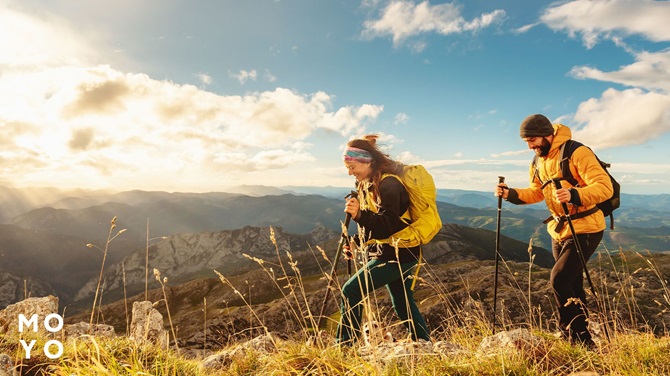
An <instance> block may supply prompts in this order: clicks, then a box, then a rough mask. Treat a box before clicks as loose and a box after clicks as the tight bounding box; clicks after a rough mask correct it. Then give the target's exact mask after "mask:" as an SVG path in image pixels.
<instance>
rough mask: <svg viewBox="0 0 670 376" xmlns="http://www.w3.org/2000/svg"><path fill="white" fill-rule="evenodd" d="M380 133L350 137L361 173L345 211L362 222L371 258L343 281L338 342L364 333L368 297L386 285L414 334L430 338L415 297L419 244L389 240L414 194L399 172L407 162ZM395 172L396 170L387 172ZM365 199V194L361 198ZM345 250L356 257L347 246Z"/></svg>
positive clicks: (351, 162)
mask: <svg viewBox="0 0 670 376" xmlns="http://www.w3.org/2000/svg"><path fill="white" fill-rule="evenodd" d="M377 138H378V137H377V136H376V135H367V136H365V137H364V138H362V139H355V140H352V141H350V142H349V143H347V146H346V148H345V150H344V155H343V159H344V165H345V167H346V168H347V170H348V172H349V175H353V176H354V177H355V178H356V183H357V184H356V185H357V187H358V198H350V199H348V200H347V202H346V205H345V209H344V211H345V212H346V213H348V214H350V215H351V218H352V219H353V220H354V221H355V222H356V223H357V224H358V226H359V227H360V231H359V233H360V234H365V237H366V238H367V239H358V243H360V244H361V245H363V247H367V249H366V251H367V252H368V257H369V260H370V261H369V262H368V263H367V264H366V265H365V266H364V267H362V268H361V269H359V270H358V272H357V273H356V274H354V275H353V276H351V278H349V280H348V281H347V282H346V283H345V284H344V285H343V286H342V302H341V307H340V313H341V317H342V318H341V321H340V324H339V326H338V330H337V343H338V344H341V345H349V346H350V345H352V344H353V343H354V342H355V341H356V340H357V339H358V338H359V337H360V336H361V319H362V314H363V303H362V301H363V298H364V297H366V296H367V295H368V294H369V293H370V292H372V291H374V290H376V289H378V288H380V287H382V286H386V288H387V290H388V291H389V293H390V296H391V302H392V304H393V309H394V310H395V312H396V314H397V315H398V317H399V318H400V320H402V322H403V323H404V325H405V327H406V328H407V329H408V330H409V332H410V334H411V337H412V339H413V340H415V341H416V340H418V339H423V340H426V341H430V333H429V330H428V327H427V325H426V322H425V321H424V319H423V316H422V315H421V312H419V309H418V307H417V305H416V303H415V301H414V295H413V291H412V288H413V284H412V281H413V279H412V278H409V277H411V276H412V275H413V274H414V272H415V271H416V268H417V264H418V261H419V258H420V247H419V246H416V247H408V248H405V247H402V246H401V247H398V250H397V253H396V248H395V247H394V246H393V245H391V244H389V241H390V238H391V237H392V235H393V234H395V233H397V232H398V231H401V230H402V229H404V228H405V227H407V224H406V223H405V222H403V220H402V219H401V216H403V214H405V213H406V212H407V211H408V209H409V195H408V193H407V190H406V189H405V187H404V185H403V184H402V183H401V181H400V180H399V179H398V177H397V175H398V174H400V173H401V172H402V169H403V164H402V163H400V162H396V161H394V160H392V159H390V158H389V156H388V155H386V154H384V153H382V152H381V151H380V150H379V149H378V148H377V145H376V142H377ZM386 174H391V175H386ZM359 199H360V200H359ZM345 254H347V256H348V257H351V253H350V252H349V250H348V249H347V250H346V252H345Z"/></svg>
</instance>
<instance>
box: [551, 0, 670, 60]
mask: <svg viewBox="0 0 670 376" xmlns="http://www.w3.org/2000/svg"><path fill="white" fill-rule="evenodd" d="M668 20H670V6H668V2H667V1H654V0H575V1H570V2H567V3H563V4H560V5H557V6H554V7H550V8H548V9H547V10H546V12H545V13H544V14H543V15H542V17H541V21H542V22H544V23H545V24H546V25H547V26H549V27H550V28H552V29H554V30H561V31H566V32H567V33H568V34H569V35H570V36H572V37H574V36H576V35H578V34H580V35H581V37H582V41H583V43H584V45H585V46H587V47H588V48H591V47H593V46H594V45H596V43H598V41H599V40H600V39H603V38H604V39H613V38H617V37H619V36H630V35H640V36H643V37H645V38H647V39H649V40H651V41H655V42H661V41H669V40H670V22H668Z"/></svg>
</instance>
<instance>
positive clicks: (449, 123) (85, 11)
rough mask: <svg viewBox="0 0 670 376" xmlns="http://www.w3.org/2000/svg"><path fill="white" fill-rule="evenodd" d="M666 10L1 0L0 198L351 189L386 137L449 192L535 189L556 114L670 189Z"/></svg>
mask: <svg viewBox="0 0 670 376" xmlns="http://www.w3.org/2000/svg"><path fill="white" fill-rule="evenodd" d="M668 20H670V2H668V1H650V0H607V1H605V0H590V1H587V0H574V1H564V2H553V1H532V2H531V1H525V2H519V1H512V0H501V1H483V0H476V1H464V0H459V1H454V2H438V1H423V2H421V1H396V0H392V1H383V0H362V1H359V2H355V1H311V0H291V1H289V0H246V1H188V2H186V1H174V0H160V1H158V0H148V1H130V0H118V1H114V2H112V1H106V2H97V1H91V2H73V1H67V0H54V1H37V0H20V1H19V0H16V1H14V0H2V1H0V45H1V46H2V48H0V108H1V110H0V168H1V171H2V174H1V175H0V185H7V186H15V187H56V188H82V189H112V190H130V189H142V190H165V191H191V192H203V191H222V190H225V189H226V187H230V186H237V185H267V186H342V187H343V186H351V185H352V181H351V179H352V178H351V177H350V176H348V175H347V172H346V170H345V168H344V166H343V163H342V159H341V154H342V145H344V144H345V143H346V142H347V141H348V140H349V139H350V138H352V137H357V136H361V135H364V134H366V133H377V134H380V135H381V136H382V138H381V143H382V144H383V145H384V146H385V147H386V149H385V150H386V151H387V152H388V153H389V154H390V155H391V156H392V157H394V158H399V159H401V160H403V161H405V162H407V163H422V164H424V165H425V166H426V167H427V168H428V169H429V171H430V172H431V173H432V174H433V175H434V177H435V180H436V184H437V186H438V188H452V189H473V190H480V191H488V190H491V191H492V189H493V186H494V185H495V184H496V182H497V180H498V176H499V175H503V176H506V177H507V180H506V181H507V182H508V183H509V184H510V185H512V186H521V185H526V184H527V180H528V166H529V164H530V160H531V159H532V156H533V153H532V151H531V150H528V149H527V147H526V144H525V143H523V142H522V141H521V139H520V137H519V132H518V130H519V123H520V122H521V120H523V118H524V117H525V116H526V115H529V114H532V113H543V114H545V115H546V116H547V117H549V118H550V119H552V120H553V121H554V122H560V123H562V124H565V125H567V126H569V127H570V128H571V129H572V131H573V138H574V139H576V140H579V141H581V142H583V143H585V144H587V145H589V146H591V147H592V149H593V150H594V151H596V152H597V153H598V155H599V157H600V158H601V159H603V160H606V161H608V162H610V163H611V164H612V168H611V172H612V173H613V174H614V175H616V176H617V178H618V180H619V182H620V183H621V184H622V191H623V192H625V193H644V194H656V193H670V189H669V187H670V22H668Z"/></svg>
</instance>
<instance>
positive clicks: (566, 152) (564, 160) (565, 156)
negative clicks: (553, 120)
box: [560, 140, 583, 187]
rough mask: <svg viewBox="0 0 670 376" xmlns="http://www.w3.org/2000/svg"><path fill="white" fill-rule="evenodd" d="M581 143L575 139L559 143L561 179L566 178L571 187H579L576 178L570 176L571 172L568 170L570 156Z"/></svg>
mask: <svg viewBox="0 0 670 376" xmlns="http://www.w3.org/2000/svg"><path fill="white" fill-rule="evenodd" d="M582 145H583V144H582V143H581V142H578V141H575V140H568V141H566V142H565V143H563V145H561V162H560V163H561V175H562V177H563V179H565V180H567V181H568V182H569V183H570V184H571V185H572V186H573V187H579V182H577V179H575V177H574V176H572V172H570V158H571V157H572V153H574V152H575V150H577V148H578V147H580V146H582Z"/></svg>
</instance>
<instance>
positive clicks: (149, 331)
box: [130, 301, 167, 348]
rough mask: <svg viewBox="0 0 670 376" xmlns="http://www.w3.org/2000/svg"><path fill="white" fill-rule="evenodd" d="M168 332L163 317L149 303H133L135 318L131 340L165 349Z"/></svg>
mask: <svg viewBox="0 0 670 376" xmlns="http://www.w3.org/2000/svg"><path fill="white" fill-rule="evenodd" d="M166 334H167V332H166V331H165V328H164V326H163V315H161V313H160V312H158V310H156V309H154V308H153V304H152V303H151V302H148V301H143V302H135V303H133V318H132V321H131V323H130V338H132V339H134V340H135V341H137V342H143V341H147V342H149V343H152V344H155V345H156V346H158V347H161V348H165V347H166V344H167V337H166Z"/></svg>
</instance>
